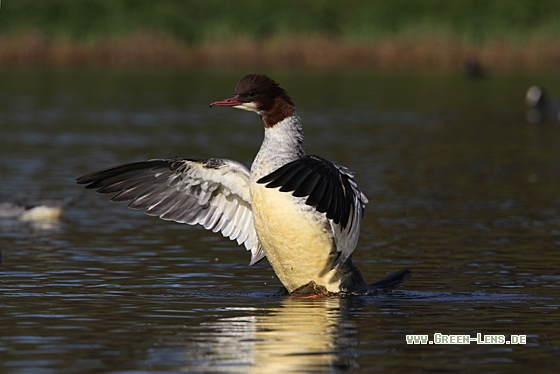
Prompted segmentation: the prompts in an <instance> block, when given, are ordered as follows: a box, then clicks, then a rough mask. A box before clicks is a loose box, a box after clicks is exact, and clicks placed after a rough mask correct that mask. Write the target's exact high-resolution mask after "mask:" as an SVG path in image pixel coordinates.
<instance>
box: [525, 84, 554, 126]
mask: <svg viewBox="0 0 560 374" xmlns="http://www.w3.org/2000/svg"><path fill="white" fill-rule="evenodd" d="M525 105H527V108H528V111H527V120H528V121H529V123H533V124H535V123H539V122H541V121H560V99H559V98H558V97H548V95H546V94H545V92H544V91H543V89H542V88H541V87H540V86H537V85H533V86H531V87H529V89H528V90H527V93H526V94H525Z"/></svg>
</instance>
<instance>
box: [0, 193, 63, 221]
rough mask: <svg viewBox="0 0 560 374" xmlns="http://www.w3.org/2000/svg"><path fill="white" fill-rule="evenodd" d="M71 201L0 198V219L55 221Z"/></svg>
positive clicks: (17, 197) (22, 197) (23, 197)
mask: <svg viewBox="0 0 560 374" xmlns="http://www.w3.org/2000/svg"><path fill="white" fill-rule="evenodd" d="M73 200H74V199H73V198H70V199H66V200H64V201H56V200H33V199H30V198H28V197H26V196H16V197H0V219H2V218H7V219H18V220H20V221H57V220H58V219H60V216H61V215H62V213H63V212H64V209H65V208H66V206H67V205H68V204H69V203H70V202H72V201H73Z"/></svg>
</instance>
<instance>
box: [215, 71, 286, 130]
mask: <svg viewBox="0 0 560 374" xmlns="http://www.w3.org/2000/svg"><path fill="white" fill-rule="evenodd" d="M213 105H216V106H233V107H234V108H238V109H244V110H249V111H253V112H256V113H257V114H258V115H259V116H260V117H261V118H262V120H263V122H264V125H265V127H273V126H274V125H275V124H277V123H278V122H280V121H282V120H284V119H286V118H287V117H290V116H294V115H295V105H294V102H293V101H292V99H291V98H290V96H289V95H288V93H287V92H286V90H284V89H283V88H282V87H280V85H279V84H278V83H277V82H276V81H275V80H273V79H272V78H269V77H268V76H266V75H262V74H249V75H246V76H244V77H243V78H241V79H240V80H239V82H238V83H237V86H235V92H234V96H233V97H231V98H230V99H226V100H223V101H216V102H214V103H212V104H210V106H213Z"/></svg>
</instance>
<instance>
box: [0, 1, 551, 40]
mask: <svg viewBox="0 0 560 374" xmlns="http://www.w3.org/2000/svg"><path fill="white" fill-rule="evenodd" d="M28 30H34V31H37V32H40V33H42V34H44V35H46V36H47V37H49V38H55V39H57V38H66V39H74V40H91V41H96V40H99V39H106V38H111V37H119V36H124V35H128V34H131V33H137V32H149V33H156V34H161V35H168V36H172V37H174V38H177V39H179V40H181V41H183V42H186V43H188V44H198V43H205V42H215V41H221V42H223V41H227V40H236V39H239V38H249V39H257V40H258V39H266V38H284V37H294V36H300V35H303V36H327V37H333V38H340V39H342V40H346V41H355V42H361V41H371V40H377V39H382V38H387V37H404V38H418V36H422V35H434V34H438V35H444V36H445V37H448V38H453V39H458V40H462V41H468V42H474V43H481V44H484V43H486V42H491V41H495V40H508V41H519V42H525V41H527V40H531V39H535V38H558V37H560V1H559V0H377V1H372V0H304V1H302V0H285V1H265V0H236V1H224V0H204V1H200V0H198V1H196V0H183V1H181V0H157V1H154V0H150V1H148V0H11V1H4V3H3V4H2V9H1V11H0V33H2V34H4V35H10V34H17V33H21V32H25V31H28Z"/></svg>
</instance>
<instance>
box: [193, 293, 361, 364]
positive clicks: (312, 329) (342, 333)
mask: <svg viewBox="0 0 560 374" xmlns="http://www.w3.org/2000/svg"><path fill="white" fill-rule="evenodd" d="M350 300H352V298H348V299H345V298H336V297H334V298H332V297H322V298H316V299H301V298H293V297H292V298H290V297H288V298H286V299H284V300H282V302H281V305H280V306H279V307H277V308H267V309H261V310H256V313H255V314H254V315H251V316H246V317H236V318H224V319H220V320H218V321H216V322H212V323H205V324H204V325H205V326H206V327H210V328H211V330H213V331H214V332H213V333H211V334H212V335H214V339H209V337H208V336H206V337H204V339H203V341H201V342H200V343H201V344H202V345H203V347H202V346H199V347H197V348H195V349H194V350H190V349H189V350H188V351H187V352H185V354H186V355H187V356H190V357H187V360H188V361H189V362H190V363H191V364H194V365H195V366H196V362H199V363H202V362H204V364H203V365H204V366H205V367H206V369H209V368H208V366H207V365H208V363H209V362H213V364H211V365H212V371H220V368H223V369H224V370H225V371H228V372H232V371H234V372H235V371H236V370H237V369H239V372H251V373H288V372H316V371H319V372H321V371H324V370H327V369H332V368H337V369H341V370H345V369H351V368H353V367H355V366H357V365H356V358H355V357H353V355H352V353H351V352H352V350H350V349H348V348H350V347H351V346H354V345H355V344H356V340H355V337H356V328H355V326H354V324H353V323H352V322H350V321H349V320H348V319H347V318H346V317H345V312H344V311H345V310H347V309H348V305H347V304H348V302H350ZM191 355H194V356H195V357H193V356H191ZM193 361H194V362H193ZM214 365H215V366H214ZM189 369H192V366H191V365H189ZM200 369H202V368H200Z"/></svg>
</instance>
